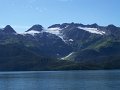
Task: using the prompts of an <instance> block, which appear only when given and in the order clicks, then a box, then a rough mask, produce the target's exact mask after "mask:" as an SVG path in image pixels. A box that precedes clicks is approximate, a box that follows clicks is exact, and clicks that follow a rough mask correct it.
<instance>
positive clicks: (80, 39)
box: [0, 23, 120, 62]
mask: <svg viewBox="0 0 120 90" xmlns="http://www.w3.org/2000/svg"><path fill="white" fill-rule="evenodd" d="M0 50H1V51H3V52H2V53H0V55H1V56H0V57H2V59H3V60H4V59H5V57H8V58H9V59H10V60H11V57H15V58H16V57H31V56H32V55H33V56H34V55H35V57H38V56H40V57H47V58H59V59H60V58H61V59H62V60H63V59H64V60H66V59H67V60H72V61H75V62H81V61H82V62H84V61H89V60H104V59H108V58H110V57H115V58H119V56H120V27H116V26H114V25H108V26H99V25H97V24H91V25H84V24H79V23H63V24H54V25H51V26H49V27H48V28H44V27H43V26H42V25H39V24H36V25H33V26H32V27H31V28H30V29H28V30H26V31H25V32H24V33H22V34H18V33H17V32H16V31H15V30H14V29H13V28H12V27H11V26H10V25H7V26H6V27H5V28H2V29H0ZM6 53H8V55H7V56H6ZM0 59H1V58H0Z"/></svg>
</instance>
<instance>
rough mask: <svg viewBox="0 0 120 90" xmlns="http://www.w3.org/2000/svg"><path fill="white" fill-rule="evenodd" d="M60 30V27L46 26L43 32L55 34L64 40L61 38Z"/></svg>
mask: <svg viewBox="0 0 120 90" xmlns="http://www.w3.org/2000/svg"><path fill="white" fill-rule="evenodd" d="M61 30H62V29H61V28H60V27H55V28H48V29H47V30H44V32H47V33H51V34H55V35H56V36H58V37H60V38H61V39H62V40H63V41H64V42H65V40H64V39H63V35H62V34H61V33H60V31H61Z"/></svg>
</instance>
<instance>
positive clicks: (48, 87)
mask: <svg viewBox="0 0 120 90" xmlns="http://www.w3.org/2000/svg"><path fill="white" fill-rule="evenodd" d="M0 90H120V71H119V70H110V71H102V70H101V71H92V70H91V71H40V72H0Z"/></svg>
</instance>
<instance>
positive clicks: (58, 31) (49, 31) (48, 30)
mask: <svg viewBox="0 0 120 90" xmlns="http://www.w3.org/2000/svg"><path fill="white" fill-rule="evenodd" d="M61 30H62V29H60V28H59V27H56V28H48V29H47V30H45V32H48V33H52V34H55V35H60V31H61Z"/></svg>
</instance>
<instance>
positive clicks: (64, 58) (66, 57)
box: [61, 52, 75, 60]
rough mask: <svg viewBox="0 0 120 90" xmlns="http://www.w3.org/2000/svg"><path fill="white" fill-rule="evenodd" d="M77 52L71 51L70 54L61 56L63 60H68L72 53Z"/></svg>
mask: <svg viewBox="0 0 120 90" xmlns="http://www.w3.org/2000/svg"><path fill="white" fill-rule="evenodd" d="M74 53H75V52H71V53H70V54H68V55H67V56H65V57H63V58H61V59H62V60H66V59H68V58H69V57H70V56H71V55H72V54H74Z"/></svg>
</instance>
